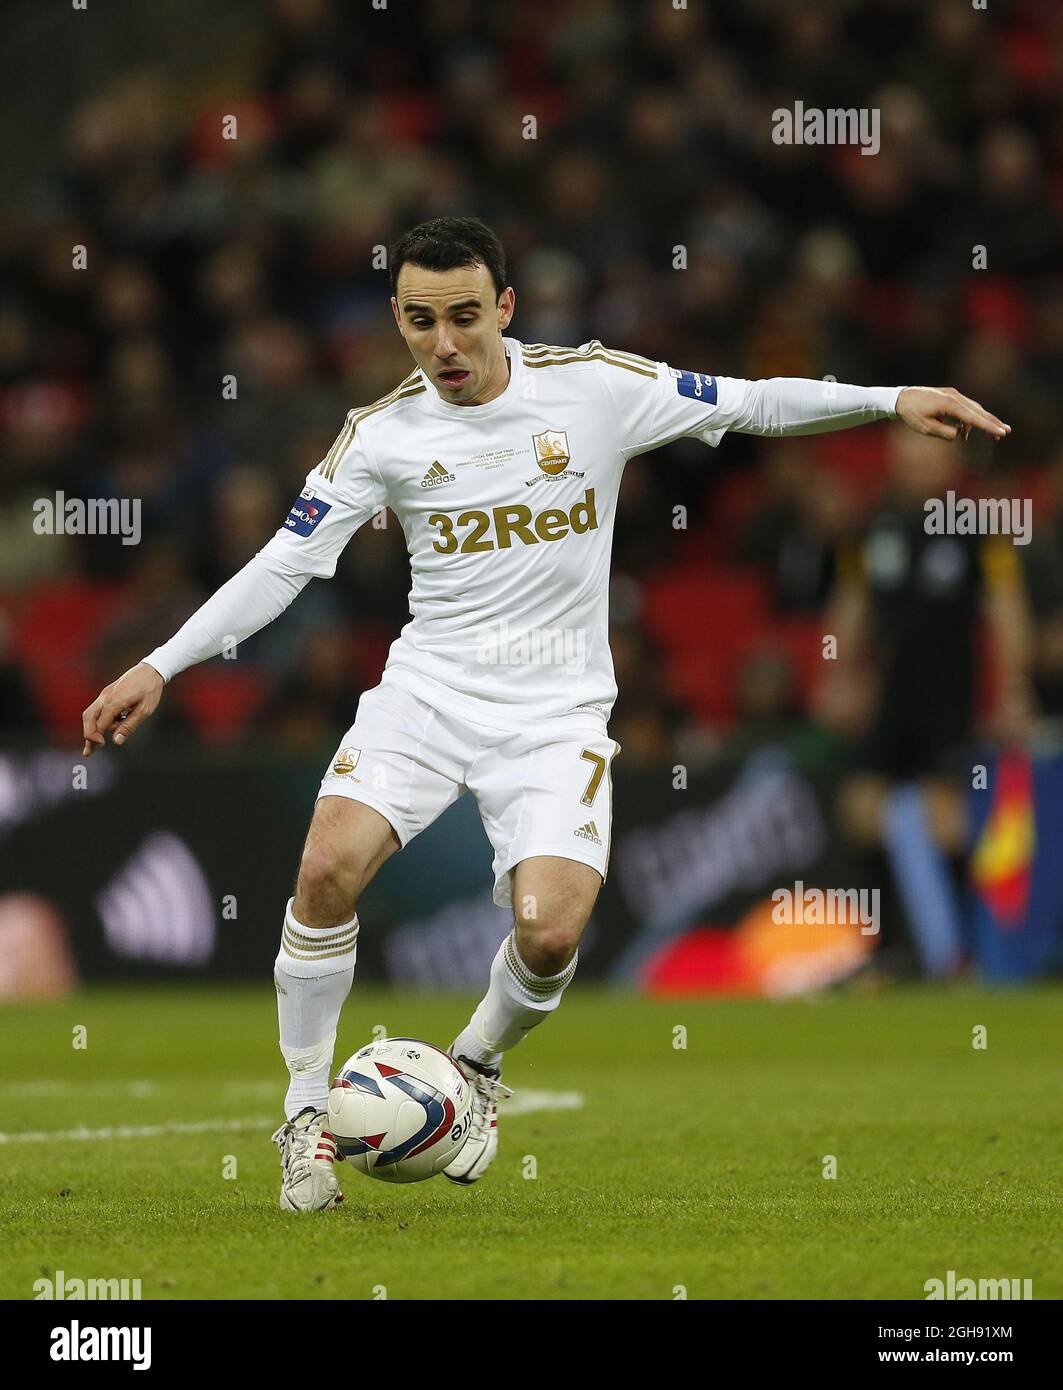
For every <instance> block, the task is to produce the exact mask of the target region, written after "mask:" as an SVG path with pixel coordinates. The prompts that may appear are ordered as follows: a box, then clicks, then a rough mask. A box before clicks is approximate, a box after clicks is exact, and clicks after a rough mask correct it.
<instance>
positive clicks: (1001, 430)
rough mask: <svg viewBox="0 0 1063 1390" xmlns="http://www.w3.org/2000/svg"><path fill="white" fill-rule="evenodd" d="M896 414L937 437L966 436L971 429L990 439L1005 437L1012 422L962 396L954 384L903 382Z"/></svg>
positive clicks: (915, 428)
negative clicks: (930, 384) (1009, 422)
mask: <svg viewBox="0 0 1063 1390" xmlns="http://www.w3.org/2000/svg"><path fill="white" fill-rule="evenodd" d="M897 418H898V420H903V421H904V423H905V424H906V425H907V426H908V427H909V428H910V429H913V430H915V431H916V432H917V433H919V434H932V435H933V436H934V437H935V438H936V439H955V438H956V437H957V435H962V436H963V438H964V439H967V438H968V436H969V435H970V433H971V430H972V429H975V430H982V431H983V432H984V433H985V434H988V435H989V437H990V438H991V439H1006V438H1007V436H1008V435H1009V434H1010V433H1011V426H1010V425H1005V423H1004V421H1003V420H998V419H997V417H996V416H995V415H991V414H990V413H989V411H988V410H986V409H985V407H984V406H981V405H979V404H978V402H977V401H972V400H971V399H970V397H969V396H962V395H961V394H960V393H959V391H957V390H956V388H955V387H954V386H906V387H905V388H904V390H903V391H902V392H901V394H900V395H899V396H898V397H897Z"/></svg>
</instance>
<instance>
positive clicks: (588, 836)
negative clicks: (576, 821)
mask: <svg viewBox="0 0 1063 1390" xmlns="http://www.w3.org/2000/svg"><path fill="white" fill-rule="evenodd" d="M572 833H573V835H578V836H579V838H580V839H581V840H593V841H594V843H595V844H596V845H600V844H601V843H602V837H601V836H600V835H599V834H598V827H597V826H596V825H595V823H594V822H593V821H592V820H589V821H588V822H587V824H586V825H581V826H580V828H579V829H578V830H574V831H573V832H572Z"/></svg>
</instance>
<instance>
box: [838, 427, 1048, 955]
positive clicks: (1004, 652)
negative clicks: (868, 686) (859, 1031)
mask: <svg viewBox="0 0 1063 1390" xmlns="http://www.w3.org/2000/svg"><path fill="white" fill-rule="evenodd" d="M950 491H952V492H954V493H956V494H957V495H959V494H961V492H962V488H961V479H960V477H959V465H958V463H957V461H956V458H955V454H954V453H953V452H952V451H950V450H949V449H947V448H945V447H944V446H943V445H942V444H941V443H940V442H938V441H935V440H933V439H930V438H927V437H925V436H914V435H909V436H902V435H900V434H899V433H898V434H895V435H894V436H893V437H892V439H891V477H890V487H889V491H888V494H887V496H886V497H885V498H884V500H883V502H882V504H881V505H880V507H879V509H878V511H877V512H876V514H875V515H874V516H873V517H872V519H871V522H870V525H869V527H868V530H867V534H866V536H865V537H864V540H863V542H862V544H860V545H859V546H857V547H853V548H851V549H850V550H849V551H848V552H847V553H846V554H845V555H844V557H843V561H842V565H841V570H840V578H839V585H838V594H837V599H836V603H835V608H834V612H833V613H832V615H831V619H830V621H831V625H832V630H833V633H834V635H835V636H836V638H837V647H838V662H839V667H838V671H837V677H838V678H839V679H845V678H846V675H847V672H848V671H855V670H859V668H860V667H861V665H866V667H867V668H868V669H870V671H871V674H872V680H873V687H874V696H873V699H872V702H871V709H870V715H869V720H868V726H867V728H866V730H865V734H864V737H863V739H862V740H861V741H860V742H859V743H858V746H857V749H856V764H857V768H858V770H857V771H856V772H854V774H853V775H852V776H851V777H850V778H849V779H848V780H847V782H846V783H845V784H844V785H843V787H842V789H841V795H840V806H841V821H842V824H843V825H844V826H845V827H846V829H847V832H848V834H849V835H850V838H851V839H852V840H853V841H854V842H855V843H856V844H857V845H858V846H860V847H862V848H863V849H865V850H866V851H867V852H869V853H870V854H872V855H875V854H877V853H878V851H879V849H880V848H883V849H884V850H885V853H886V855H887V858H888V860H889V863H890V868H891V870H892V875H893V881H894V887H895V888H896V891H897V893H898V894H899V895H900V897H901V899H902V900H903V902H904V909H905V915H906V917H907V921H908V925H909V928H910V929H911V932H912V935H913V938H914V942H915V945H916V947H917V949H918V953H919V956H920V959H921V963H922V967H923V969H924V971H925V972H926V973H928V974H931V975H940V976H947V975H951V974H954V973H955V972H956V971H957V970H959V969H960V967H961V965H962V959H963V947H962V934H961V930H960V924H959V911H958V906H957V903H956V900H955V895H954V893H953V892H952V889H951V885H950V876H949V870H948V862H949V861H951V863H952V868H953V870H954V871H955V870H958V868H959V866H960V860H961V856H962V855H963V853H964V851H965V849H966V843H967V815H966V794H967V792H968V791H969V789H970V785H971V761H972V759H971V746H972V744H973V741H974V738H975V734H976V723H975V721H976V714H977V705H976V698H977V692H978V676H979V661H978V657H979V650H978V644H979V636H980V633H981V630H982V624H983V620H984V621H985V622H986V623H987V625H988V629H989V636H990V639H991V643H992V647H993V654H994V657H995V665H996V670H997V673H998V691H997V699H996V709H995V728H996V731H997V732H998V733H999V734H1001V735H1003V736H1005V737H1008V738H1016V737H1022V736H1023V735H1024V734H1025V733H1026V732H1027V730H1028V728H1029V722H1030V718H1031V714H1032V686H1031V680H1030V671H1031V654H1032V652H1031V627H1030V617H1029V609H1028V602H1027V597H1026V592H1025V587H1024V584H1023V580H1022V572H1021V567H1020V564H1019V560H1018V558H1017V555H1016V550H1015V546H1014V544H1013V541H1012V538H1011V537H1009V536H1004V535H995V536H985V535H962V534H940V535H939V534H932V533H929V532H928V513H927V510H926V503H927V501H928V499H931V498H944V497H945V496H946V494H947V493H948V492H950ZM916 885H918V890H917V889H916Z"/></svg>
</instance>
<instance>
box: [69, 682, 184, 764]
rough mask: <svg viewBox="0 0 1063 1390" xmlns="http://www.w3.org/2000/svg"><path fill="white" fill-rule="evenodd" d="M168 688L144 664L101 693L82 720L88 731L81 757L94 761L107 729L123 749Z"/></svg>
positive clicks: (85, 729) (86, 731) (153, 711)
mask: <svg viewBox="0 0 1063 1390" xmlns="http://www.w3.org/2000/svg"><path fill="white" fill-rule="evenodd" d="M165 684H166V682H165V681H164V680H163V678H162V677H161V676H160V675H159V673H158V671H156V670H155V668H154V666H148V665H147V663H146V662H143V661H142V662H141V663H140V665H139V666H131V667H130V668H129V670H128V671H127V672H126V673H125V675H124V676H119V677H118V679H117V680H116V681H115V682H114V684H113V685H109V686H107V687H106V689H104V690H101V691H100V693H99V695H97V696H96V698H95V700H93V702H92V704H91V705H89V707H88V709H87V710H86V711H85V713H84V714H83V715H82V716H81V722H82V726H83V728H84V731H85V747H84V748H83V749H82V756H83V757H86V758H91V756H92V755H93V753H94V752H95V751H96V749H97V748H102V747H103V746H104V744H105V743H106V742H107V737H106V735H107V731H108V729H114V733H113V734H112V735H111V737H112V739H113V741H114V742H115V743H116V744H118V746H119V747H121V745H122V744H123V743H125V741H126V739H127V738H128V737H129V736H130V734H133V733H135V732H136V731H137V729H139V728H140V726H141V724H143V722H144V720H145V719H148V718H150V716H151V715H153V714H154V713H155V710H156V709H157V707H158V704H159V701H160V700H161V699H162V692H163V687H164V686H165ZM116 725H117V726H118V727H117V728H115V726H116Z"/></svg>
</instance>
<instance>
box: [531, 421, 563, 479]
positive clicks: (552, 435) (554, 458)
mask: <svg viewBox="0 0 1063 1390" xmlns="http://www.w3.org/2000/svg"><path fill="white" fill-rule="evenodd" d="M532 444H533V445H534V446H535V461H536V462H537V463H538V465H539V467H540V468H541V469H542V470H543V472H544V473H549V474H550V475H551V477H554V476H556V475H557V474H558V473H563V472H564V471H565V469H566V468H567V467H568V465H569V463H570V462H571V459H572V455H571V454H570V453H569V449H568V435H567V434H566V433H565V431H564V430H543V432H542V434H533V435H532Z"/></svg>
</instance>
